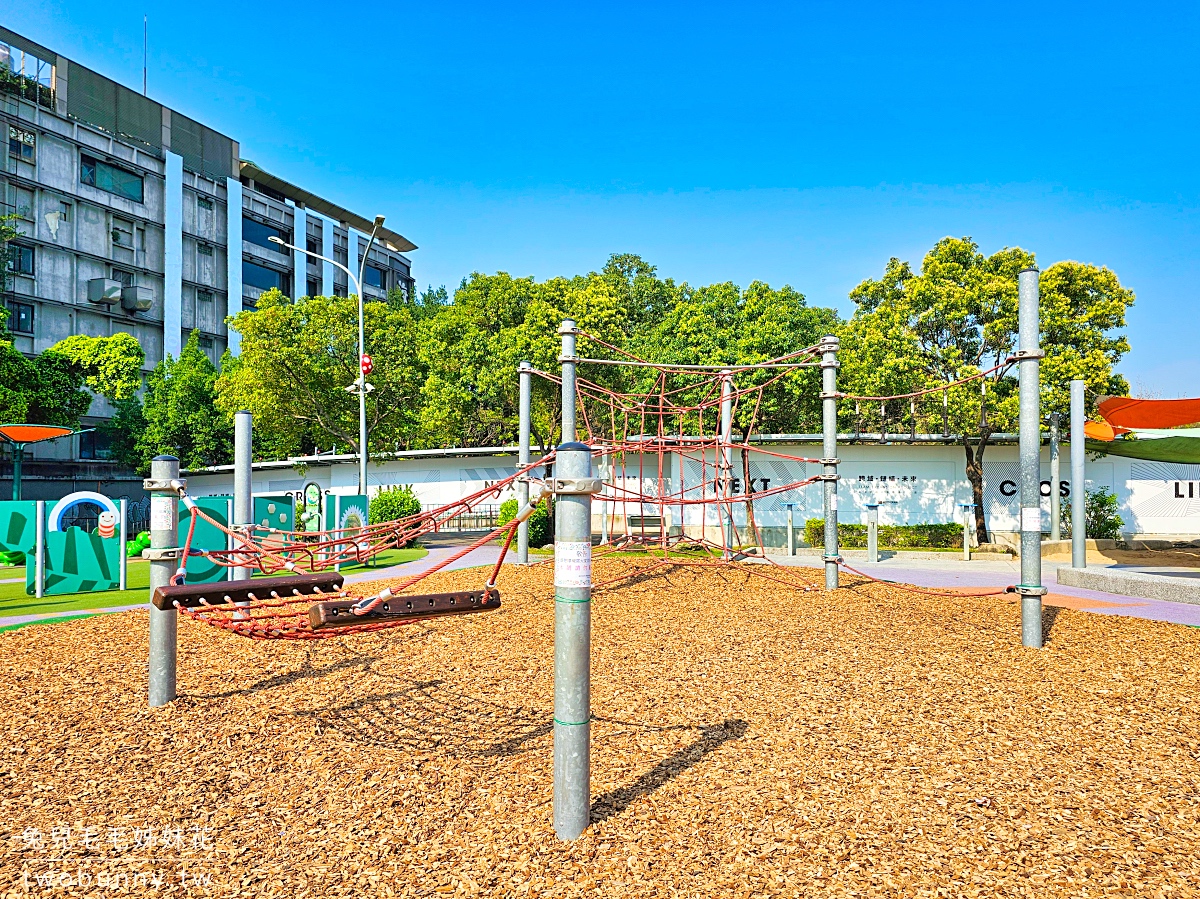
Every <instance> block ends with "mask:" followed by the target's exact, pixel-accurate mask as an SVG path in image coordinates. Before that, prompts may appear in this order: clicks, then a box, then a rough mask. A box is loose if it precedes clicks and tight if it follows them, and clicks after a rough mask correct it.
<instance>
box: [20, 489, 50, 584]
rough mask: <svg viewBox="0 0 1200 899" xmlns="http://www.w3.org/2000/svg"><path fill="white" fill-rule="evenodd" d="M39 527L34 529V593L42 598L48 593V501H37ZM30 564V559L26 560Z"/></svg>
mask: <svg viewBox="0 0 1200 899" xmlns="http://www.w3.org/2000/svg"><path fill="white" fill-rule="evenodd" d="M36 509H37V527H36V528H35V529H34V544H33V552H34V560H33V595H34V598H35V599H41V598H42V597H44V596H45V595H46V501H45V500H44V499H39V500H38V501H37V506H36ZM25 564H26V565H28V564H29V560H28V559H26V560H25Z"/></svg>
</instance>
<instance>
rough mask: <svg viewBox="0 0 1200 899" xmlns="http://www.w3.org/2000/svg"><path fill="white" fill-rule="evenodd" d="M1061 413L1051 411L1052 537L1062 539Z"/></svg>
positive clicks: (1055, 539)
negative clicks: (1059, 485)
mask: <svg viewBox="0 0 1200 899" xmlns="http://www.w3.org/2000/svg"><path fill="white" fill-rule="evenodd" d="M1059 443H1060V435H1059V414H1058V413H1057V412H1051V413H1050V539H1051V540H1054V541H1056V542H1057V541H1059V540H1061V539H1062V497H1061V496H1060V495H1059V492H1058V482H1059V480H1060V479H1061V477H1062V469H1061V465H1062V463H1061V462H1060V461H1059Z"/></svg>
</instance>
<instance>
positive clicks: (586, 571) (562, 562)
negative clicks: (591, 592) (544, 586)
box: [554, 541, 592, 587]
mask: <svg viewBox="0 0 1200 899" xmlns="http://www.w3.org/2000/svg"><path fill="white" fill-rule="evenodd" d="M591 585H592V544H591V542H590V541H589V542H587V543H583V542H579V543H555V544H554V586H555V587H590V586H591Z"/></svg>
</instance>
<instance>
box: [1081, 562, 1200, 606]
mask: <svg viewBox="0 0 1200 899" xmlns="http://www.w3.org/2000/svg"><path fill="white" fill-rule="evenodd" d="M1057 577H1058V582H1059V583H1060V584H1063V585H1064V586H1067V587H1083V588H1084V589H1086V590H1101V591H1103V592H1105V593H1116V594H1117V595H1118V596H1136V597H1138V598H1139V599H1161V600H1165V601H1166V602H1186V603H1190V604H1192V605H1200V582H1197V581H1196V580H1194V579H1189V578H1179V577H1169V576H1165V575H1161V574H1147V573H1145V572H1143V571H1124V570H1122V569H1120V568H1067V567H1064V568H1060V569H1058V573H1057Z"/></svg>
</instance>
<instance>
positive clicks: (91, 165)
mask: <svg viewBox="0 0 1200 899" xmlns="http://www.w3.org/2000/svg"><path fill="white" fill-rule="evenodd" d="M79 180H80V181H82V182H83V183H84V184H90V185H91V186H92V187H98V188H100V190H106V191H108V192H109V193H110V194H116V195H117V196H118V197H124V198H125V199H126V200H133V201H134V202H137V203H141V202H142V201H143V193H142V176H141V175H135V174H134V173H133V172H127V171H125V169H119V168H117V167H116V166H115V165H110V164H109V163H107V162H101V161H100V160H98V159H96V158H95V157H92V156H80V157H79Z"/></svg>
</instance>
